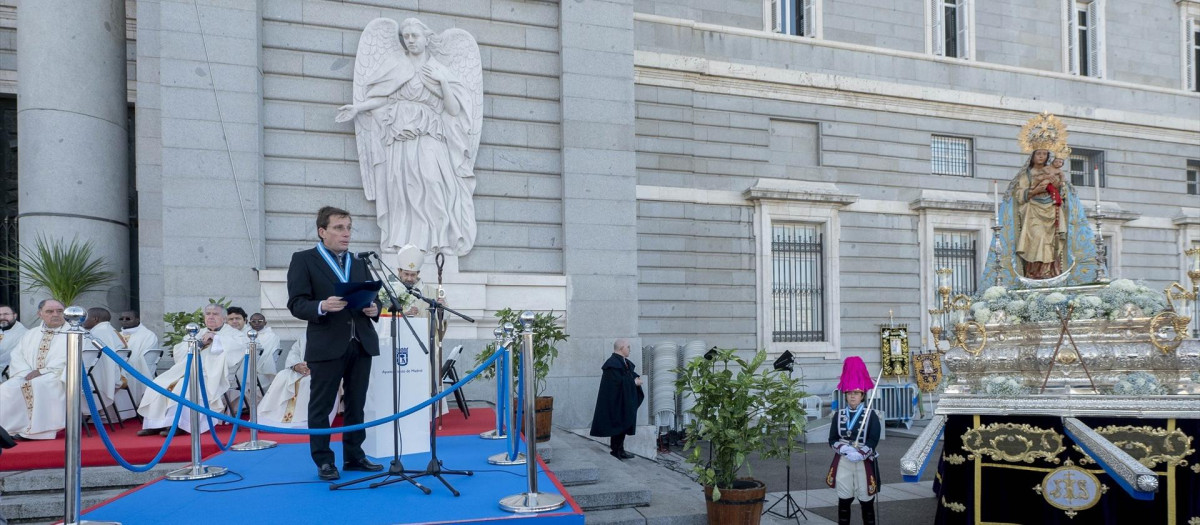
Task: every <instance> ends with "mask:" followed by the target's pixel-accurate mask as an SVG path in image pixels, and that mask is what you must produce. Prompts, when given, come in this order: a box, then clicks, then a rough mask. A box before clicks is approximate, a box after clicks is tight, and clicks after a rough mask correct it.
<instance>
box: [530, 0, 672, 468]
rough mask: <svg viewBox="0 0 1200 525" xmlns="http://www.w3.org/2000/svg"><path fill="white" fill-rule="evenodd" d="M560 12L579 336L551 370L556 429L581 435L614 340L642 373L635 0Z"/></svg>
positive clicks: (570, 263)
mask: <svg viewBox="0 0 1200 525" xmlns="http://www.w3.org/2000/svg"><path fill="white" fill-rule="evenodd" d="M561 13H562V23H561V38H562V141H563V145H562V147H563V149H562V151H563V154H562V158H563V173H562V184H563V268H564V273H566V276H567V314H568V315H567V317H568V319H567V327H566V332H567V333H568V334H570V335H571V338H570V340H569V341H568V344H567V345H566V346H567V348H563V349H561V350H562V354H560V355H565V356H569V357H568V358H567V359H559V361H558V362H556V363H555V364H554V368H553V369H552V370H551V377H550V378H549V385H548V386H549V388H548V393H549V394H550V395H555V396H556V399H555V410H554V419H555V424H558V425H563V426H567V427H574V428H577V427H586V426H587V425H588V424H589V423H590V422H591V416H592V408H593V407H594V404H595V402H596V391H595V390H594V385H596V384H598V380H599V377H600V365H601V364H602V363H603V362H604V360H605V359H607V358H608V356H609V355H610V354H612V344H613V340H614V339H615V338H617V337H625V338H628V339H629V343H630V349H631V350H632V351H633V353H632V355H631V356H630V358H631V359H632V360H633V361H634V363H637V364H638V365H639V367H638V369H639V370H641V367H640V365H641V344H640V343H641V340H640V339H639V338H638V304H637V271H638V269H637V247H638V246H637V200H636V197H637V175H636V173H635V172H634V170H635V165H636V162H635V160H636V159H635V153H634V85H633V51H634V48H633V1H632V0H591V1H588V2H562V3H561ZM579 385H587V387H580V386H579ZM558 399H563V401H562V402H560V401H559V400H558ZM645 411H646V409H645V406H643V407H642V409H641V411H640V412H639V421H645ZM643 434H645V435H652V434H653V433H651V432H639V433H638V435H639V436H641V435H643ZM627 446H628V445H627ZM631 450H634V451H635V452H638V453H644V452H645V451H643V450H641V449H638V448H636V447H634V448H631Z"/></svg>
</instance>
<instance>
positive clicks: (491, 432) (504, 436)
mask: <svg viewBox="0 0 1200 525" xmlns="http://www.w3.org/2000/svg"><path fill="white" fill-rule="evenodd" d="M479 437H481V438H483V439H508V434H501V433H499V432H496V430H495V429H492V430H489V431H487V432H480V433H479Z"/></svg>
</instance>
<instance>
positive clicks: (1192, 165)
mask: <svg viewBox="0 0 1200 525" xmlns="http://www.w3.org/2000/svg"><path fill="white" fill-rule="evenodd" d="M1187 193H1188V195H1200V160H1189V161H1188V162H1187Z"/></svg>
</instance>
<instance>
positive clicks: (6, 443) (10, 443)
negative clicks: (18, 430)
mask: <svg viewBox="0 0 1200 525" xmlns="http://www.w3.org/2000/svg"><path fill="white" fill-rule="evenodd" d="M15 446H17V442H16V441H15V440H13V438H12V436H10V435H9V434H8V432H6V431H5V430H4V429H3V428H0V448H13V447H15Z"/></svg>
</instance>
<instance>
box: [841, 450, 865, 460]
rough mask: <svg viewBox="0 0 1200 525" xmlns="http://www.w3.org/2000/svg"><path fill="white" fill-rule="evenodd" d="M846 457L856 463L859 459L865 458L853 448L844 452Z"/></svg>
mask: <svg viewBox="0 0 1200 525" xmlns="http://www.w3.org/2000/svg"><path fill="white" fill-rule="evenodd" d="M846 459H848V460H850V462H851V463H858V462H859V461H862V460H864V459H866V458H865V457H864V456H863V455H862V453H861V452H859V451H857V450H854V449H850V451H849V452H847V453H846Z"/></svg>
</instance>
